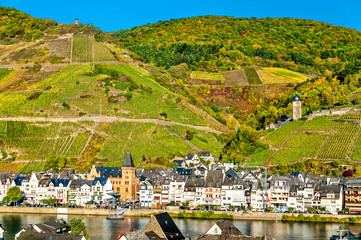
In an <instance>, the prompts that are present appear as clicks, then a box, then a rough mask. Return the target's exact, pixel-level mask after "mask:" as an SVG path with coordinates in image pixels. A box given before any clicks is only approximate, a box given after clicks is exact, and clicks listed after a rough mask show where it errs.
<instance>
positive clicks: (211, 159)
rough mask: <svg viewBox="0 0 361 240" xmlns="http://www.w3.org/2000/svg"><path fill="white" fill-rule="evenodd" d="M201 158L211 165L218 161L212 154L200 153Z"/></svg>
mask: <svg viewBox="0 0 361 240" xmlns="http://www.w3.org/2000/svg"><path fill="white" fill-rule="evenodd" d="M199 158H200V159H203V160H204V161H206V162H210V163H211V162H214V161H215V160H216V158H215V157H214V156H213V155H212V153H211V152H199Z"/></svg>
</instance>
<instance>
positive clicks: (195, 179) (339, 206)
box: [0, 153, 361, 212]
mask: <svg viewBox="0 0 361 240" xmlns="http://www.w3.org/2000/svg"><path fill="white" fill-rule="evenodd" d="M197 158H198V157H197V155H196V154H188V155H187V156H186V159H188V160H191V161H195V160H197ZM175 161H178V162H177V163H178V167H175V168H172V169H160V170H158V171H156V170H150V169H140V168H138V169H137V168H136V167H135V166H134V163H133V160H132V156H131V154H129V153H128V154H127V155H126V157H125V161H124V164H123V166H122V167H95V166H93V167H92V168H91V169H89V170H88V171H87V172H86V173H85V174H79V173H75V172H74V170H72V169H68V170H66V171H65V172H62V173H51V172H39V173H32V174H28V175H23V174H19V173H2V174H0V201H2V199H3V198H4V197H5V196H6V194H7V191H8V189H9V188H11V187H13V186H18V187H19V188H20V190H21V192H22V193H23V196H24V198H25V199H26V201H27V202H28V203H33V204H40V203H42V202H44V200H46V199H49V198H52V199H56V200H57V202H58V203H62V204H76V205H86V204H110V203H116V202H127V201H128V202H132V203H136V202H139V205H140V206H141V207H146V208H161V207H164V206H166V205H168V204H174V205H180V204H182V203H188V206H189V207H191V208H197V207H199V206H200V205H203V206H204V207H207V208H214V207H217V208H219V207H220V208H223V209H227V208H236V209H246V208H251V209H253V210H254V211H263V210H264V209H266V208H267V207H273V208H274V209H275V211H289V210H294V211H306V210H308V209H310V208H314V209H318V210H325V211H328V212H338V211H341V210H343V209H344V208H349V209H350V210H351V211H361V180H357V179H354V180H346V179H344V178H343V177H324V176H314V175H310V174H307V173H293V174H291V175H285V176H279V175H271V176H265V175H263V174H262V173H261V172H252V171H248V170H244V171H240V172H237V171H236V170H234V168H233V166H232V164H229V163H228V164H221V163H219V162H214V164H212V165H211V167H209V166H206V165H204V164H202V163H201V162H200V163H198V164H197V165H193V164H192V165H193V166H192V167H191V168H189V167H188V168H187V166H185V164H184V161H183V160H175ZM182 161H183V162H182ZM231 206H232V207H231Z"/></svg>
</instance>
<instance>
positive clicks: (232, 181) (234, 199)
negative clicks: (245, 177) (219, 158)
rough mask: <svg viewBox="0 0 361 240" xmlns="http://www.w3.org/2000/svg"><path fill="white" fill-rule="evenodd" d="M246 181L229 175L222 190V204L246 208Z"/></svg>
mask: <svg viewBox="0 0 361 240" xmlns="http://www.w3.org/2000/svg"><path fill="white" fill-rule="evenodd" d="M245 186H246V183H245V182H243V181H242V180H241V179H239V178H235V177H228V178H226V179H225V180H224V183H223V185H222V190H221V196H222V197H221V204H222V206H225V207H229V206H234V207H239V208H245V205H246V190H245Z"/></svg>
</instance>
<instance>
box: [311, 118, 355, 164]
mask: <svg viewBox="0 0 361 240" xmlns="http://www.w3.org/2000/svg"><path fill="white" fill-rule="evenodd" d="M360 134H361V129H360V126H359V125H358V124H355V123H352V122H336V123H335V125H334V127H333V129H332V130H331V131H330V134H329V136H328V137H327V139H326V141H325V142H324V144H323V146H322V147H321V149H320V151H319V153H318V156H317V157H318V158H319V159H329V158H331V159H344V158H351V156H352V153H353V150H354V148H355V146H356V144H357V142H358V141H359V138H360Z"/></svg>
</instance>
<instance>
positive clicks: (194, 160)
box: [185, 154, 200, 166]
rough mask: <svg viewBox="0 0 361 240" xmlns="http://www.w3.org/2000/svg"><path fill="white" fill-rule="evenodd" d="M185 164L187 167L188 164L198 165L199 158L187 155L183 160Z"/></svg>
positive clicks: (195, 155) (194, 155)
mask: <svg viewBox="0 0 361 240" xmlns="http://www.w3.org/2000/svg"><path fill="white" fill-rule="evenodd" d="M185 162H186V164H187V165H188V166H189V165H190V164H194V165H197V164H199V163H200V160H199V157H198V156H197V154H188V155H187V156H186V158H185Z"/></svg>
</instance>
